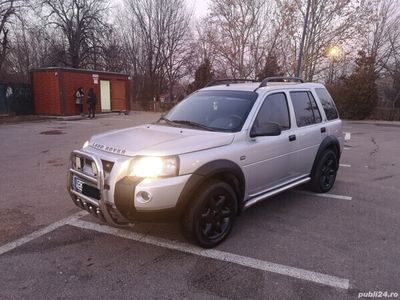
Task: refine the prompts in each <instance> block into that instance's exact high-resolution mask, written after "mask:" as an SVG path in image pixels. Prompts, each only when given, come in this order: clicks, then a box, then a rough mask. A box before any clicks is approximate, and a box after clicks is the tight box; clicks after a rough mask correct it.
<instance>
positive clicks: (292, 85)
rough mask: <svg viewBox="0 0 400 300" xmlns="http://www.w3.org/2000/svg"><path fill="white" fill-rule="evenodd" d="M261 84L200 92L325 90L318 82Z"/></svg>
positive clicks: (231, 85) (215, 87) (229, 85)
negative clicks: (261, 85)
mask: <svg viewBox="0 0 400 300" xmlns="http://www.w3.org/2000/svg"><path fill="white" fill-rule="evenodd" d="M260 84H261V82H251V83H229V84H220V85H213V86H210V87H205V88H202V89H200V90H199V91H249V92H250V91H251V92H252V91H255V90H257V91H264V92H268V91H272V90H283V89H284V90H290V89H301V88H306V89H310V88H324V85H323V84H321V83H316V82H305V83H298V82H268V84H267V85H266V86H263V87H259V86H260Z"/></svg>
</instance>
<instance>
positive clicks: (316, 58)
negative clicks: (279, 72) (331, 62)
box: [278, 0, 368, 81]
mask: <svg viewBox="0 0 400 300" xmlns="http://www.w3.org/2000/svg"><path fill="white" fill-rule="evenodd" d="M307 4H309V14H308V15H307ZM278 5H279V7H280V10H279V14H280V17H281V18H284V19H283V20H282V23H286V24H289V26H288V27H282V35H281V38H282V39H285V40H286V42H285V43H284V45H285V46H284V48H283V47H282V51H285V52H287V51H288V50H287V49H289V52H292V53H288V54H286V56H289V57H293V58H295V57H297V55H298V51H299V48H300V40H301V37H302V34H301V32H300V28H302V25H303V24H304V22H305V21H307V24H306V25H307V26H306V27H305V32H304V33H305V35H304V38H305V40H304V47H303V52H304V55H303V59H302V61H301V72H300V73H301V74H302V76H303V77H304V78H305V79H306V80H310V81H311V80H313V78H314V77H315V76H316V75H318V74H319V73H320V72H321V71H324V64H323V62H324V60H326V59H327V57H326V52H327V49H328V48H329V47H330V46H332V45H338V46H340V47H345V46H346V45H347V44H348V42H349V41H350V40H352V39H356V38H357V36H358V37H359V36H360V33H361V28H362V25H363V24H365V22H366V16H367V13H368V10H367V8H366V7H364V6H363V5H361V3H359V1H352V0H344V1H330V0H318V1H317V0H283V1H279V4H278ZM306 16H307V20H306ZM296 28H297V29H296ZM285 49H286V50H285ZM293 52H296V53H295V54H294V53H293ZM290 63H291V64H295V59H291V62H290ZM289 69H292V70H294V69H295V68H294V67H293V66H292V67H290V68H289Z"/></svg>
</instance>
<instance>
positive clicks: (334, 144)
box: [311, 135, 341, 174]
mask: <svg viewBox="0 0 400 300" xmlns="http://www.w3.org/2000/svg"><path fill="white" fill-rule="evenodd" d="M328 148H331V149H334V150H335V152H336V154H337V156H338V161H339V159H340V155H341V153H340V143H339V140H338V139H337V137H336V136H333V135H329V136H327V137H325V138H324V139H323V140H322V143H321V145H320V146H319V148H318V151H317V155H316V156H315V159H314V163H313V166H312V169H311V174H313V173H314V171H315V168H316V166H317V164H318V161H319V160H320V158H321V156H322V155H323V153H324V152H325V150H326V149H328ZM338 167H339V166H338Z"/></svg>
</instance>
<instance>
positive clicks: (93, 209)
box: [67, 150, 122, 226]
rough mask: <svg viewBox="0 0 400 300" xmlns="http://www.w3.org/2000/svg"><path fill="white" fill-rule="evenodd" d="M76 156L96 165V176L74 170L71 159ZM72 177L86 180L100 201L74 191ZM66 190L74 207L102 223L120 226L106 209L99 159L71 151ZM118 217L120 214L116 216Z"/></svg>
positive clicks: (84, 153)
mask: <svg viewBox="0 0 400 300" xmlns="http://www.w3.org/2000/svg"><path fill="white" fill-rule="evenodd" d="M76 156H78V157H81V158H85V159H88V160H91V161H92V162H94V164H95V165H96V169H97V175H96V176H95V177H94V176H90V175H88V174H86V173H84V172H81V171H78V170H76V169H74V166H73V159H74V158H75V157H76ZM73 176H76V177H80V178H82V179H83V180H86V181H88V182H90V183H92V184H94V185H96V187H97V188H98V190H99V193H100V199H93V198H91V197H89V196H86V195H84V194H83V193H80V192H79V191H76V190H74V189H73V188H72V178H73ZM67 190H68V192H69V194H70V196H71V198H72V200H73V202H74V204H75V205H77V206H78V207H80V208H82V209H85V210H87V211H88V212H90V213H92V214H93V215H95V216H96V217H99V218H100V219H102V220H103V221H105V222H107V223H109V224H112V225H114V226H120V225H122V224H121V223H119V222H118V221H117V220H115V219H114V218H113V217H112V216H111V214H110V212H109V210H108V207H107V204H106V202H107V193H106V191H105V189H104V169H103V163H102V161H101V159H99V158H97V157H95V156H93V155H90V154H88V153H86V152H83V151H80V150H74V151H72V153H71V155H70V160H69V171H68V181H67ZM118 215H120V214H118Z"/></svg>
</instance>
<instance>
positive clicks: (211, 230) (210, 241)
mask: <svg viewBox="0 0 400 300" xmlns="http://www.w3.org/2000/svg"><path fill="white" fill-rule="evenodd" d="M193 200H194V201H193V202H191V203H189V204H188V205H189V207H188V208H187V210H186V212H185V215H184V217H183V221H182V226H183V230H184V232H185V234H186V236H187V237H189V238H191V239H194V240H195V241H196V243H197V244H198V245H199V246H201V247H204V248H212V247H215V246H216V245H218V244H219V243H221V242H222V241H223V240H224V239H225V238H226V237H227V236H228V235H229V233H230V231H231V229H232V226H233V223H234V220H235V217H236V215H237V210H238V205H237V197H236V194H235V192H234V190H233V189H232V187H231V186H230V185H229V184H227V183H226V182H223V181H219V180H215V181H210V182H208V183H206V184H204V185H203V186H202V187H201V188H200V189H199V191H198V194H197V196H196V197H195V199H193Z"/></svg>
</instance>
